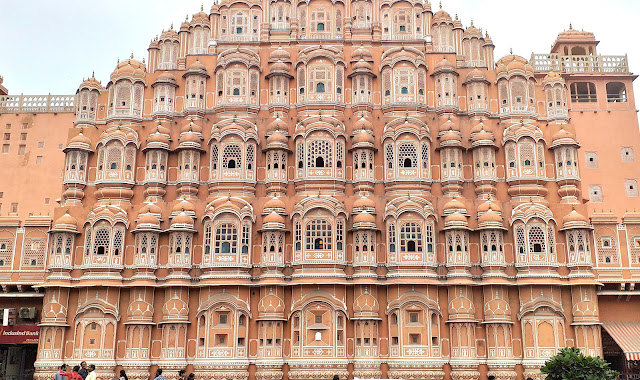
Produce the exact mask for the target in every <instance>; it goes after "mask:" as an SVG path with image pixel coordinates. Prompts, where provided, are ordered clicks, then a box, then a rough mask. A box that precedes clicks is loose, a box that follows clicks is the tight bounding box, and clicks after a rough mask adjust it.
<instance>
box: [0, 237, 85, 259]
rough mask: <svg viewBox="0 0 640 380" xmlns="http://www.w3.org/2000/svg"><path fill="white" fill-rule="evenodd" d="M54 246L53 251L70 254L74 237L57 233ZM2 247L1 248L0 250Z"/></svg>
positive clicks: (59, 253)
mask: <svg viewBox="0 0 640 380" xmlns="http://www.w3.org/2000/svg"><path fill="white" fill-rule="evenodd" d="M55 237H56V238H55V241H54V242H53V244H54V246H53V247H52V248H51V252H52V253H55V254H58V255H61V254H65V255H70V254H71V252H72V250H73V237H72V236H71V235H70V234H61V233H59V234H56V236H55ZM1 250H2V249H1V248H0V251H1Z"/></svg>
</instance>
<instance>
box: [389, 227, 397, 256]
mask: <svg viewBox="0 0 640 380" xmlns="http://www.w3.org/2000/svg"><path fill="white" fill-rule="evenodd" d="M387 242H388V244H389V252H395V251H396V225H395V224H393V223H389V226H388V228H387Z"/></svg>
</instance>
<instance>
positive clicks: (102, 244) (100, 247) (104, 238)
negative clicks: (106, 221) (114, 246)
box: [93, 228, 111, 255]
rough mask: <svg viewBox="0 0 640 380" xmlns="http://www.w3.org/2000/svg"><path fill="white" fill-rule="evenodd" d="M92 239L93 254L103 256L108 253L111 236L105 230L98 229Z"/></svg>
mask: <svg viewBox="0 0 640 380" xmlns="http://www.w3.org/2000/svg"><path fill="white" fill-rule="evenodd" d="M94 234H95V235H94V237H93V252H95V254H97V255H105V254H106V253H107V252H109V242H110V240H111V236H110V233H109V230H108V229H107V228H98V229H97V230H96V231H95V233H94Z"/></svg>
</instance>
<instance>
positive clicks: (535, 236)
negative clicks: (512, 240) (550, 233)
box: [528, 226, 547, 253]
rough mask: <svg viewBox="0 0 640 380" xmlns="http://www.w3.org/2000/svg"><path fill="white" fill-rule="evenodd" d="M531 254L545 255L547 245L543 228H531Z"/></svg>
mask: <svg viewBox="0 0 640 380" xmlns="http://www.w3.org/2000/svg"><path fill="white" fill-rule="evenodd" d="M528 235H529V244H528V245H529V253H545V252H546V251H547V247H546V246H547V243H546V239H545V236H544V229H543V228H542V227H541V226H531V227H529V234H528Z"/></svg>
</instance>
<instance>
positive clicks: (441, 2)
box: [440, 1, 442, 9]
mask: <svg viewBox="0 0 640 380" xmlns="http://www.w3.org/2000/svg"><path fill="white" fill-rule="evenodd" d="M440 9H442V1H440Z"/></svg>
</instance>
